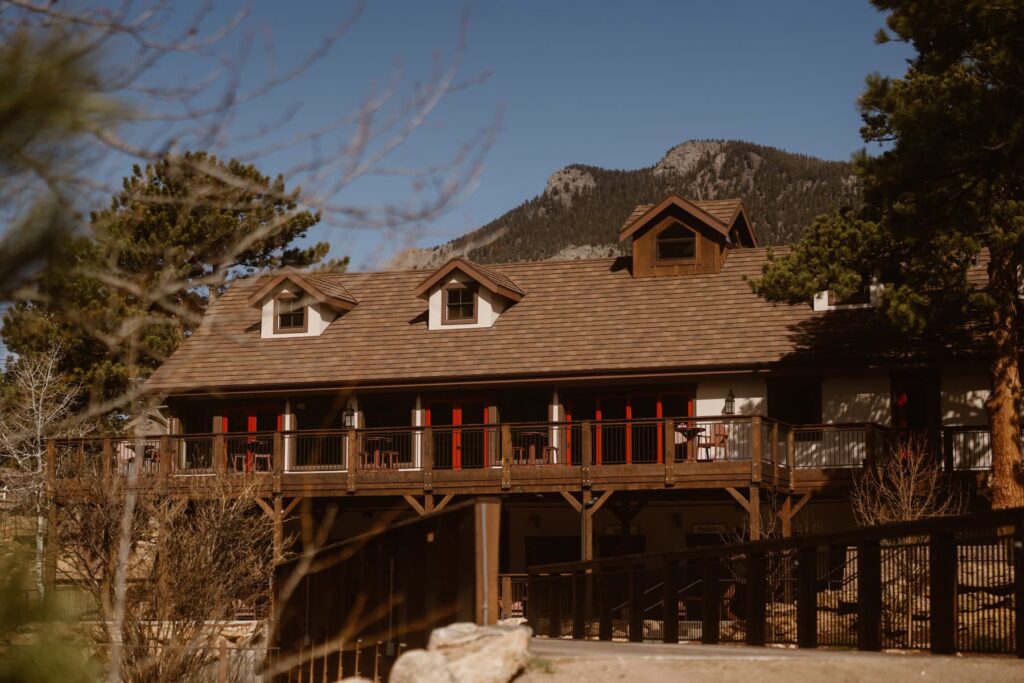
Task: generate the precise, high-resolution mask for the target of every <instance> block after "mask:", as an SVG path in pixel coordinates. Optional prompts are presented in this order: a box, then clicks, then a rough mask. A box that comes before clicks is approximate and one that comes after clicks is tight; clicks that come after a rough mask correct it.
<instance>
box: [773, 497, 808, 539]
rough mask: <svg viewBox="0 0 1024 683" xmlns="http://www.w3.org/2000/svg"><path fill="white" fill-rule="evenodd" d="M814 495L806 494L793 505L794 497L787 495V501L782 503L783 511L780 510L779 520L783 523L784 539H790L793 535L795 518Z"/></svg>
mask: <svg viewBox="0 0 1024 683" xmlns="http://www.w3.org/2000/svg"><path fill="white" fill-rule="evenodd" d="M813 495H814V494H812V493H805V494H804V495H803V496H801V497H800V500H798V501H797V502H796V504H794V503H793V497H792V496H790V495H787V496H786V498H785V500H783V501H782V509H780V510H779V512H778V515H779V519H780V520H781V521H782V537H783V538H789V537H791V536H792V535H793V518H794V517H796V513H798V512H800V511H801V510H803V508H804V506H805V505H807V503H808V502H810V500H811V496H813Z"/></svg>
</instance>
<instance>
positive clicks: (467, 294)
mask: <svg viewBox="0 0 1024 683" xmlns="http://www.w3.org/2000/svg"><path fill="white" fill-rule="evenodd" d="M442 292H443V293H444V306H443V307H442V309H441V311H442V313H443V316H442V319H441V322H442V324H444V325H466V324H469V323H475V322H476V311H477V305H476V299H477V296H476V288H475V287H473V286H471V285H468V284H462V283H458V284H455V283H452V284H448V285H445V286H444V289H443V290H442Z"/></svg>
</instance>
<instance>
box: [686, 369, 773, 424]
mask: <svg viewBox="0 0 1024 683" xmlns="http://www.w3.org/2000/svg"><path fill="white" fill-rule="evenodd" d="M730 389H731V390H732V392H733V394H734V395H735V396H736V414H737V415H754V414H764V413H766V412H767V411H768V398H767V396H768V389H767V386H766V384H765V381H764V379H763V378H761V377H750V376H747V377H744V376H742V375H736V376H730V377H721V378H718V377H712V378H708V379H701V380H699V381H698V382H697V397H696V400H695V401H694V406H693V409H694V412H695V414H696V415H699V416H701V417H712V416H716V415H722V414H723V411H724V409H725V397H726V396H727V395H728V394H729V390H730Z"/></svg>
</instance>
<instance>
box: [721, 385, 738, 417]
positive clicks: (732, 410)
mask: <svg viewBox="0 0 1024 683" xmlns="http://www.w3.org/2000/svg"><path fill="white" fill-rule="evenodd" d="M722 412H723V413H724V414H726V415H735V414H736V394H734V393H732V389H730V390H729V393H728V394H726V395H725V408H724V409H723V410H722Z"/></svg>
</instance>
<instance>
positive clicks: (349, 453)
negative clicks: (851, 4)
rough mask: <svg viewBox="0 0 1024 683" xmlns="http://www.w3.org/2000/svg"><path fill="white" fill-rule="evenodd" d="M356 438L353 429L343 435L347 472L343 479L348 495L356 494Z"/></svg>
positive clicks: (357, 454)
mask: <svg viewBox="0 0 1024 683" xmlns="http://www.w3.org/2000/svg"><path fill="white" fill-rule="evenodd" d="M356 437H357V435H356V430H354V429H349V430H348V432H347V433H346V434H345V466H346V469H347V470H348V471H347V473H346V477H345V479H346V484H347V486H348V492H349V493H355V492H356V472H357V471H358V470H359V452H358V449H359V446H358V442H357V441H356Z"/></svg>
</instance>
